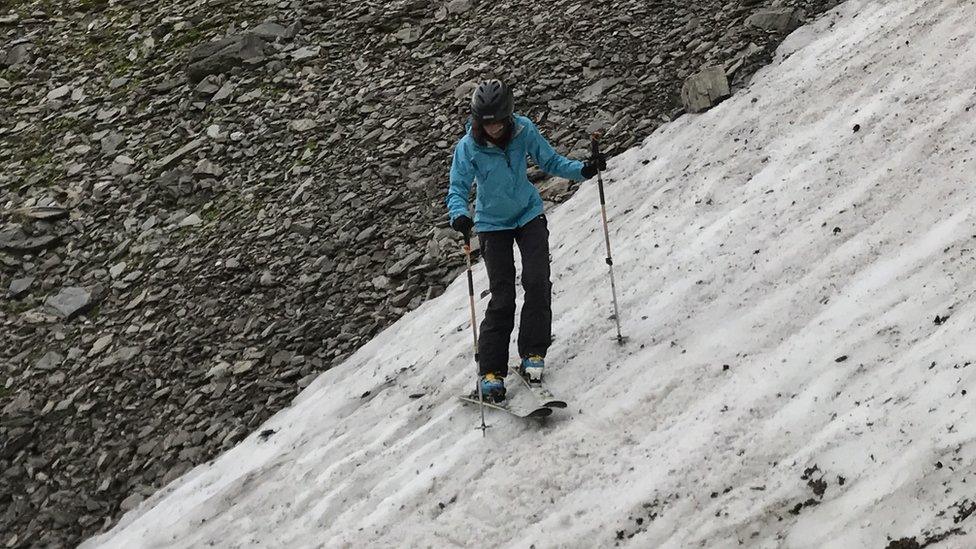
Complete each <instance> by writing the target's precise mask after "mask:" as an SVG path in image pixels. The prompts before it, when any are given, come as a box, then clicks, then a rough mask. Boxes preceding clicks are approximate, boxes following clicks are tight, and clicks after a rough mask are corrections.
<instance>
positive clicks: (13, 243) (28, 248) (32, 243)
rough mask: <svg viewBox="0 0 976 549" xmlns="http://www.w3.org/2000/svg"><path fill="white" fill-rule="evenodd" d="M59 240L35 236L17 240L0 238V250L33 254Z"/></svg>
mask: <svg viewBox="0 0 976 549" xmlns="http://www.w3.org/2000/svg"><path fill="white" fill-rule="evenodd" d="M58 242H59V239H58V237H57V236H55V235H46V236H35V237H31V238H22V239H19V240H14V239H4V238H2V237H0V250H7V251H11V252H19V253H34V252H39V251H41V250H45V249H47V248H51V247H53V246H55V245H56V244H57V243H58Z"/></svg>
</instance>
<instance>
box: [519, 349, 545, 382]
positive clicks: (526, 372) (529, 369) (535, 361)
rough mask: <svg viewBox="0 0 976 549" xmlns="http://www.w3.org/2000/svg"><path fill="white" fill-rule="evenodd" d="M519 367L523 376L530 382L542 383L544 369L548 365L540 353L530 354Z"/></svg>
mask: <svg viewBox="0 0 976 549" xmlns="http://www.w3.org/2000/svg"><path fill="white" fill-rule="evenodd" d="M519 367H520V368H521V370H522V376H523V377H525V379H527V380H529V382H531V383H542V370H544V369H545V367H546V361H545V359H544V358H542V357H541V356H539V355H529V356H528V357H526V358H523V359H522V364H521V365H520V366H519Z"/></svg>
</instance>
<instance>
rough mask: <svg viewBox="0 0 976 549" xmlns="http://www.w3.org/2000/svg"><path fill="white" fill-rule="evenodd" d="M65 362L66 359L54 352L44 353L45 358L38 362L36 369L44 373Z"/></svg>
mask: <svg viewBox="0 0 976 549" xmlns="http://www.w3.org/2000/svg"><path fill="white" fill-rule="evenodd" d="M62 362H64V357H63V356H61V355H60V354H58V353H56V352H54V351H48V352H46V353H44V356H42V357H41V359H40V360H38V361H37V364H35V365H34V368H36V369H38V370H42V371H48V370H54V369H55V368H57V367H58V366H60V365H61V363H62Z"/></svg>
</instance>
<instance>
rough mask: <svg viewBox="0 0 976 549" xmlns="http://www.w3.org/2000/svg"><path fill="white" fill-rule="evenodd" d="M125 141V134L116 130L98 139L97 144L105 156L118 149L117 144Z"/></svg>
mask: <svg viewBox="0 0 976 549" xmlns="http://www.w3.org/2000/svg"><path fill="white" fill-rule="evenodd" d="M122 143H125V136H123V135H122V134H120V133H118V132H109V133H107V134H106V135H105V136H104V137H102V138H101V140H99V144H100V145H101V148H102V154H103V155H105V156H111V155H113V154H115V153H116V151H118V148H119V145H121V144H122Z"/></svg>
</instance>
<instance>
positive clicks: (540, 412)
mask: <svg viewBox="0 0 976 549" xmlns="http://www.w3.org/2000/svg"><path fill="white" fill-rule="evenodd" d="M551 415H552V408H549V407H547V406H544V407H542V408H536V409H535V410H532V411H531V412H529V413H528V414H527V415H526V416H525V417H531V418H541V417H549V416H551Z"/></svg>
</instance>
